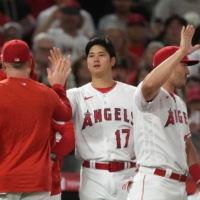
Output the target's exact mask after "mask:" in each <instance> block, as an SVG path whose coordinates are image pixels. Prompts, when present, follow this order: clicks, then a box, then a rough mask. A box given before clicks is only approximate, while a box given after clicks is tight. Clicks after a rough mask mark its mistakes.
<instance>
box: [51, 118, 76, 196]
mask: <svg viewBox="0 0 200 200" xmlns="http://www.w3.org/2000/svg"><path fill="white" fill-rule="evenodd" d="M51 127H52V132H51V146H52V150H51V152H54V153H55V154H56V155H57V160H56V161H55V162H54V163H53V166H52V189H51V195H56V194H60V193H61V185H60V183H61V177H60V171H61V167H62V161H63V157H64V156H66V155H67V154H68V153H70V152H71V151H72V150H73V149H74V148H75V135H74V125H73V122H72V121H70V122H67V123H65V124H58V123H56V122H55V121H54V120H52V122H51ZM56 132H59V133H60V134H61V135H62V138H61V140H60V141H59V142H56V138H55V133H56Z"/></svg>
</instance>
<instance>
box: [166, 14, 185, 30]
mask: <svg viewBox="0 0 200 200" xmlns="http://www.w3.org/2000/svg"><path fill="white" fill-rule="evenodd" d="M174 20H177V21H178V22H179V23H180V24H181V25H182V26H187V21H186V20H185V19H184V18H183V17H181V16H179V15H172V16H171V17H169V18H167V20H166V21H165V28H168V26H169V25H170V24H171V23H172V22H173V21H174Z"/></svg>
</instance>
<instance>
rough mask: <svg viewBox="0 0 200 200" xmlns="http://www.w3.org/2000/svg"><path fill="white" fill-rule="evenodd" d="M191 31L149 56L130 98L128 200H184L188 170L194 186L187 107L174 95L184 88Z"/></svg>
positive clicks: (197, 172) (197, 168)
mask: <svg viewBox="0 0 200 200" xmlns="http://www.w3.org/2000/svg"><path fill="white" fill-rule="evenodd" d="M193 34H194V28H193V27H192V26H191V25H189V26H187V27H186V28H185V27H183V29H182V31H181V42H180V48H179V47H176V46H168V47H164V48H163V49H161V50H159V51H158V52H157V53H156V54H155V56H154V66H155V67H156V68H155V69H154V70H153V71H152V72H151V73H150V74H149V75H147V77H146V78H145V79H144V81H143V82H142V83H141V84H140V85H139V86H138V88H137V89H136V92H135V95H134V116H135V118H134V142H135V146H134V147H135V153H136V158H137V166H138V168H139V169H138V171H139V172H138V173H137V175H136V176H135V177H134V178H133V184H132V186H131V187H130V191H129V195H128V200H186V199H187V194H186V190H185V181H186V178H187V174H188V170H189V172H190V174H191V175H192V177H193V178H194V180H195V181H196V183H197V184H199V183H200V164H199V163H198V158H197V154H196V151H195V148H194V146H193V144H192V143H191V141H190V138H189V137H190V131H189V128H188V117H187V108H186V105H185V103H184V102H183V101H182V100H181V99H180V98H179V97H178V96H177V95H175V94H174V90H175V89H176V88H182V87H184V86H185V84H186V77H187V75H188V74H189V70H188V67H187V66H188V65H194V64H197V63H198V62H199V61H197V60H189V58H188V57H187V55H188V54H190V53H192V52H194V51H195V50H196V49H197V48H199V47H200V45H196V46H194V47H193V46H192V45H191V40H192V37H193Z"/></svg>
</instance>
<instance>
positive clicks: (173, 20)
mask: <svg viewBox="0 0 200 200" xmlns="http://www.w3.org/2000/svg"><path fill="white" fill-rule="evenodd" d="M183 26H187V21H186V20H185V19H184V18H182V17H180V16H178V15H173V16H171V17H169V18H168V19H167V20H166V22H165V26H164V33H163V38H162V42H163V43H164V44H165V45H166V46H171V45H172V46H179V44H180V37H181V34H180V33H181V30H182V27H183Z"/></svg>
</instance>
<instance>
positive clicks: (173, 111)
mask: <svg viewBox="0 0 200 200" xmlns="http://www.w3.org/2000/svg"><path fill="white" fill-rule="evenodd" d="M161 104H162V105H161V106H160V108H159V109H157V114H158V116H160V120H161V123H162V126H163V127H164V128H166V127H167V128H168V129H175V128H176V129H180V130H182V131H184V130H186V131H187V127H188V116H187V110H186V107H185V106H184V105H183V104H182V103H180V102H179V101H178V100H176V101H175V100H174V99H170V100H169V101H162V102H161Z"/></svg>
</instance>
